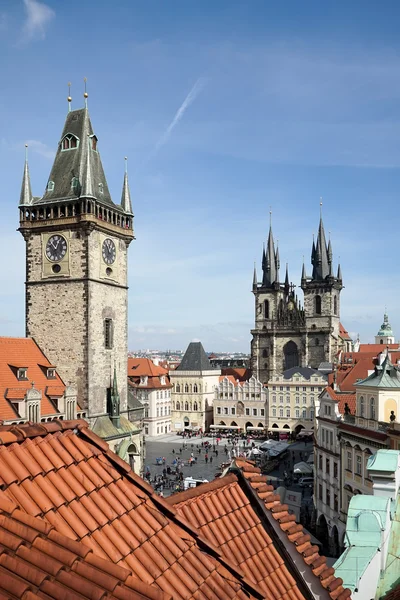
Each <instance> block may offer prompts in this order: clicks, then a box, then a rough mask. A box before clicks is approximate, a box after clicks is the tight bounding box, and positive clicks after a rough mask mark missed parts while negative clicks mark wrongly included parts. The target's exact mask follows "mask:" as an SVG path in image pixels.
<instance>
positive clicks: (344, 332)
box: [339, 323, 351, 341]
mask: <svg viewBox="0 0 400 600" xmlns="http://www.w3.org/2000/svg"><path fill="white" fill-rule="evenodd" d="M339 335H340V337H341V338H342V339H343V340H350V341H351V337H350V335H349V332H348V331H347V329H345V328H344V327H343V325H342V324H341V323H339Z"/></svg>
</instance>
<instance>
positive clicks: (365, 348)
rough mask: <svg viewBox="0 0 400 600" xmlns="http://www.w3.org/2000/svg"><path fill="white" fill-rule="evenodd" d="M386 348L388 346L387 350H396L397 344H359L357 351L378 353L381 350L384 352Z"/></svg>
mask: <svg viewBox="0 0 400 600" xmlns="http://www.w3.org/2000/svg"><path fill="white" fill-rule="evenodd" d="M386 348H389V350H398V348H399V344H360V347H359V349H358V351H359V352H375V354H380V353H381V352H384V351H385V350H386Z"/></svg>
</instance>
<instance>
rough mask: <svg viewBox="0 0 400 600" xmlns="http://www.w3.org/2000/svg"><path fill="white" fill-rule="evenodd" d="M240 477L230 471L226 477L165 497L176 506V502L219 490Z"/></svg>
mask: <svg viewBox="0 0 400 600" xmlns="http://www.w3.org/2000/svg"><path fill="white" fill-rule="evenodd" d="M237 480H238V478H237V476H236V475H235V474H234V473H229V474H228V475H226V476H225V477H217V478H216V479H213V480H212V481H209V482H208V483H202V484H201V485H198V486H197V487H195V488H189V489H188V490H185V491H183V492H178V493H177V494H171V496H168V498H165V500H166V502H168V504H171V505H172V506H175V505H176V504H180V503H181V502H185V501H186V500H191V499H192V498H196V496H200V495H203V494H207V493H208V492H212V491H214V490H217V489H218V488H222V487H225V486H227V485H230V484H231V483H234V482H235V481H237Z"/></svg>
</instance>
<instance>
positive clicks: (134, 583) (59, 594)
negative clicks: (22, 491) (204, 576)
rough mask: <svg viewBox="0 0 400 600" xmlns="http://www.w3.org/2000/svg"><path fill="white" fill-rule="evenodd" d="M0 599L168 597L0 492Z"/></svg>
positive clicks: (151, 599)
mask: <svg viewBox="0 0 400 600" xmlns="http://www.w3.org/2000/svg"><path fill="white" fill-rule="evenodd" d="M0 598H1V600H4V599H5V598H9V599H11V598H21V599H26V600H39V598H47V599H49V598H51V599H54V600H61V599H64V600H67V599H71V600H72V599H74V600H75V599H76V600H78V599H80V600H83V599H84V598H90V599H93V598H98V599H100V598H101V599H102V600H106V599H108V598H109V599H110V600H111V599H114V600H115V599H116V598H120V599H121V600H140V599H142V600H143V599H145V598H148V599H149V600H167V599H170V600H172V596H171V595H170V594H165V593H163V592H162V591H161V590H157V589H155V588H154V586H150V585H147V584H143V583H142V582H141V581H140V580H139V579H137V578H136V577H132V574H131V572H130V571H129V570H128V569H125V568H123V567H120V566H118V565H115V564H114V563H113V562H112V561H110V560H107V559H104V558H100V557H99V556H96V553H95V552H93V550H92V549H91V548H89V547H88V546H85V545H84V544H83V543H82V542H78V541H75V540H72V539H71V538H69V537H66V536H65V535H62V534H60V533H58V532H57V529H56V528H55V527H54V526H53V525H50V524H49V523H48V522H46V521H45V520H44V519H43V518H41V517H32V516H30V515H29V514H27V513H26V512H24V511H23V510H21V509H20V508H18V507H17V504H16V503H15V502H13V501H12V500H10V499H9V498H8V497H7V496H6V494H5V493H4V492H0Z"/></svg>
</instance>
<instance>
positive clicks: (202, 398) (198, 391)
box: [169, 342, 221, 431]
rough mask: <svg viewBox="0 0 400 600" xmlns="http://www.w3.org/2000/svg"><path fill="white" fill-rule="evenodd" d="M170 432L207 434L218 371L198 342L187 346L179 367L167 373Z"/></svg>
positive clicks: (217, 382) (210, 422) (211, 415)
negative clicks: (168, 379) (190, 430)
mask: <svg viewBox="0 0 400 600" xmlns="http://www.w3.org/2000/svg"><path fill="white" fill-rule="evenodd" d="M169 375H170V380H171V383H172V386H173V387H172V394H171V401H172V413H171V429H172V431H183V430H185V429H192V428H194V429H201V430H202V431H208V430H209V429H210V425H211V424H212V420H213V400H214V394H215V388H217V387H218V384H219V377H220V375H221V370H220V369H216V368H215V367H212V366H211V364H210V361H209V360H208V357H207V354H206V353H205V351H204V348H203V346H202V344H201V342H190V344H189V346H188V347H187V349H186V352H185V354H184V356H183V358H182V361H181V363H180V365H179V366H178V367H177V368H176V369H175V370H174V371H170V373H169Z"/></svg>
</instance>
